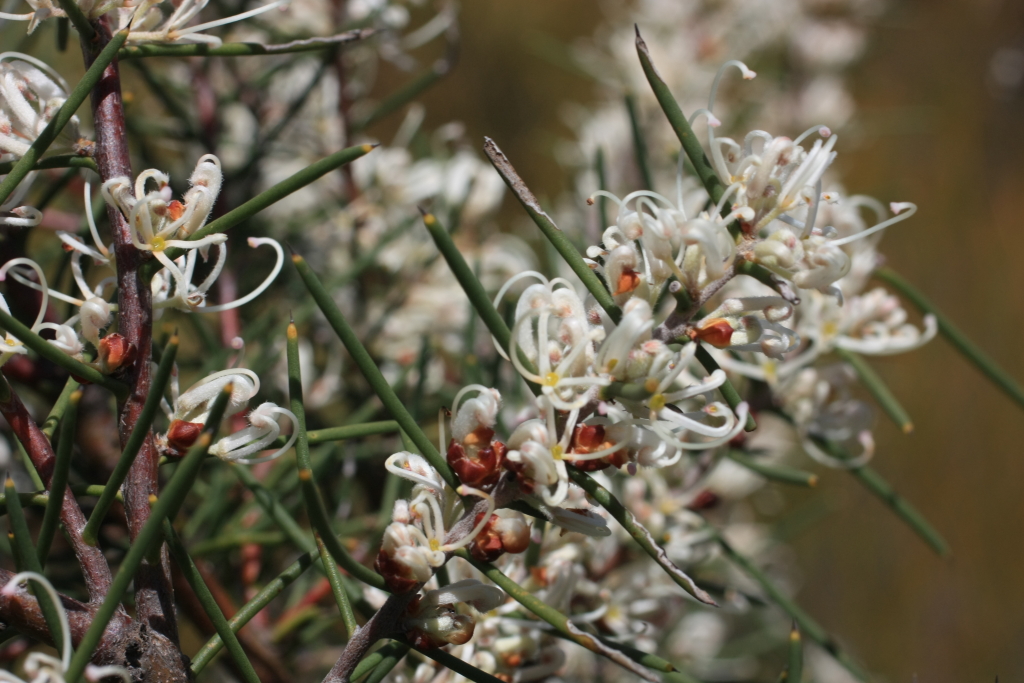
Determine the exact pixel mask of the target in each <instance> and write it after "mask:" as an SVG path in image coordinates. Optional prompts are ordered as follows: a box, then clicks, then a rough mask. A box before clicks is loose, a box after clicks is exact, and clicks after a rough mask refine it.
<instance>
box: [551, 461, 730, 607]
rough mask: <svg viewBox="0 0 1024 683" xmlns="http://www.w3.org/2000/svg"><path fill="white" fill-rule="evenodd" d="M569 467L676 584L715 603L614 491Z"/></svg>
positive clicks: (578, 483) (693, 594)
mask: <svg viewBox="0 0 1024 683" xmlns="http://www.w3.org/2000/svg"><path fill="white" fill-rule="evenodd" d="M566 469H567V470H568V471H569V477H570V478H571V479H572V480H573V481H574V482H575V483H576V484H577V485H578V486H579V487H580V488H581V489H583V490H584V491H586V492H587V493H589V494H590V496H591V497H592V498H593V499H594V500H596V501H597V502H598V503H600V504H601V507H603V508H604V509H605V510H607V511H608V512H609V513H610V514H611V516H612V517H613V518H614V519H615V521H616V522H618V523H619V524H621V525H622V528H623V529H625V530H626V533H628V534H629V535H630V536H631V537H632V538H633V540H634V541H636V543H637V545H639V546H640V547H641V548H642V549H643V551H644V552H645V553H647V554H648V555H649V556H650V557H651V559H652V560H654V561H655V562H656V563H657V564H658V566H659V567H661V568H662V569H663V570H664V571H665V573H666V574H668V575H669V577H670V578H671V579H672V580H673V581H674V582H675V583H676V585H677V586H679V587H680V588H682V589H683V590H684V591H686V592H687V593H689V594H690V595H692V596H693V597H695V598H697V599H698V600H700V601H701V602H703V603H704V604H706V605H716V604H717V603H716V602H715V601H714V599H713V598H712V597H711V596H710V595H708V593H707V591H705V590H703V589H702V588H701V587H700V586H698V585H697V584H696V583H695V582H694V580H693V579H691V578H690V577H689V576H687V575H686V573H685V572H684V571H683V570H682V569H680V568H679V567H677V566H676V565H675V563H674V562H672V560H670V559H668V555H666V554H665V550H664V548H662V547H661V546H659V545H658V543H657V542H656V541H655V540H654V537H652V536H651V532H650V531H648V530H647V529H646V528H645V527H644V525H642V524H640V523H639V522H638V521H636V517H634V516H633V513H632V512H630V511H629V510H627V509H626V506H625V505H623V504H622V503H620V502H619V501H618V499H617V498H615V496H613V495H612V493H611V491H609V490H608V489H606V488H605V487H603V486H601V484H599V483H598V482H597V480H595V479H594V478H593V477H591V476H590V475H589V474H587V473H586V472H582V471H580V470H577V469H576V468H575V467H568V468H566Z"/></svg>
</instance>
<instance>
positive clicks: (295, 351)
mask: <svg viewBox="0 0 1024 683" xmlns="http://www.w3.org/2000/svg"><path fill="white" fill-rule="evenodd" d="M332 303H333V302H332ZM287 353H288V393H289V395H290V398H291V410H292V412H293V413H295V418H296V420H297V421H298V425H297V427H298V431H299V437H298V439H297V440H296V441H295V459H296V461H297V464H298V467H299V483H300V486H301V488H302V498H303V500H304V501H305V503H306V514H308V515H309V521H310V523H312V525H313V528H314V529H315V530H316V531H317V532H319V534H320V538H321V539H322V540H323V542H324V544H325V545H326V546H327V549H328V550H329V551H330V554H331V555H332V556H333V557H334V561H335V562H337V563H338V564H340V565H341V566H342V567H344V568H345V569H346V571H348V572H349V573H350V574H352V576H354V577H356V578H357V579H359V580H360V581H362V582H363V583H366V584H369V585H371V586H373V587H374V588H380V589H381V590H387V587H386V586H385V585H384V577H382V576H381V575H380V574H378V573H377V572H375V571H373V570H372V569H370V568H368V567H364V566H363V565H361V564H359V563H358V562H356V559H355V558H354V557H352V555H350V554H349V552H348V551H347V550H345V548H344V546H342V545H341V543H339V542H338V539H337V537H336V536H335V534H334V530H333V529H332V528H331V521H330V518H329V517H328V516H327V509H326V508H325V507H324V501H323V498H321V497H320V489H318V488H317V487H316V483H315V482H314V481H313V466H312V464H311V462H310V458H309V441H308V440H307V439H306V410H305V407H304V406H303V405H302V375H301V373H300V370H299V332H298V330H297V329H296V328H295V324H294V323H289V324H288V341H287ZM353 355H354V354H353ZM371 362H372V361H371ZM374 368H376V366H374ZM378 372H379V371H378ZM381 381H382V382H383V381H384V377H383V376H381ZM384 385H385V386H387V383H386V382H385V383H384ZM388 388H389V389H390V387H388ZM399 422H401V420H399Z"/></svg>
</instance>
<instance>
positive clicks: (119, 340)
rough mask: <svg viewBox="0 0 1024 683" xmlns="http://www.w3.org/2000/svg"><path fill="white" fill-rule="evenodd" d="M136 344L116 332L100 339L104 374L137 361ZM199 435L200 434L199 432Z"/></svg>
mask: <svg viewBox="0 0 1024 683" xmlns="http://www.w3.org/2000/svg"><path fill="white" fill-rule="evenodd" d="M136 355H137V352H136V350H135V344H132V343H131V342H130V341H128V340H127V339H125V338H124V337H123V336H122V335H120V334H118V333H117V332H114V333H112V334H108V335H107V336H106V337H104V338H103V339H101V340H100V345H99V364H100V372H102V373H103V374H104V375H109V374H111V373H114V372H116V371H118V370H120V369H121V368H127V367H129V366H131V365H133V364H134V363H135V356H136ZM197 435H198V434H197Z"/></svg>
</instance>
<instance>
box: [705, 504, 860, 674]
mask: <svg viewBox="0 0 1024 683" xmlns="http://www.w3.org/2000/svg"><path fill="white" fill-rule="evenodd" d="M706 528H707V529H708V531H710V532H711V533H712V534H713V536H714V538H715V540H716V541H718V544H719V545H720V546H721V547H722V550H723V551H724V552H725V555H726V557H728V558H729V559H730V560H731V561H732V562H733V564H735V565H736V566H737V567H739V568H740V569H741V570H743V572H744V573H745V574H746V575H747V576H749V577H750V578H751V579H753V580H754V581H755V582H756V583H757V584H758V585H760V586H761V589H762V590H763V591H764V592H765V593H766V594H767V595H768V597H769V598H770V599H771V600H772V602H774V603H775V604H776V605H778V606H779V607H780V608H782V611H784V612H785V613H786V614H788V615H789V616H790V618H792V619H793V620H794V621H795V622H796V623H797V624H799V625H800V628H801V630H802V631H803V633H805V634H807V637H808V638H810V639H811V640H813V641H814V642H815V643H817V644H818V645H820V646H821V647H823V648H824V649H825V650H826V651H828V653H829V654H831V655H832V656H833V657H835V659H836V661H837V662H839V663H840V664H842V665H843V667H844V668H845V669H846V670H847V671H849V672H850V673H851V674H853V675H854V677H856V678H857V679H858V680H861V681H866V680H867V674H866V673H865V672H864V670H863V669H861V668H860V666H858V665H857V664H856V663H855V662H854V661H853V659H852V658H851V657H850V656H849V655H848V654H846V652H845V651H844V650H843V649H842V648H840V647H839V643H837V642H836V641H835V640H834V639H833V638H832V636H830V635H829V634H828V632H827V631H826V630H825V629H824V628H823V627H822V626H821V625H820V624H819V623H818V622H817V621H815V620H814V619H813V618H812V617H811V615H809V614H808V613H807V612H805V611H804V610H803V609H802V608H801V607H800V606H799V605H797V604H796V602H794V601H793V600H792V599H790V597H789V596H787V595H786V594H785V593H783V592H782V589H781V588H779V587H778V586H776V585H775V584H774V583H773V582H772V580H771V579H769V578H768V575H767V574H765V573H764V572H763V571H761V569H760V568H759V567H758V566H757V565H756V564H754V562H753V561H752V560H750V558H748V557H746V556H745V555H743V554H741V553H739V552H738V551H737V550H736V549H735V548H733V547H732V546H731V545H730V544H729V542H728V541H726V540H725V537H723V536H722V534H721V533H720V532H719V531H718V529H716V528H715V527H713V526H711V525H710V524H708V525H707V527H706Z"/></svg>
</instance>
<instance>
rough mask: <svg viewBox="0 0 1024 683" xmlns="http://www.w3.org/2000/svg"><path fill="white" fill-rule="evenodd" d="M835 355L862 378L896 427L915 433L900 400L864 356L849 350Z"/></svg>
mask: <svg viewBox="0 0 1024 683" xmlns="http://www.w3.org/2000/svg"><path fill="white" fill-rule="evenodd" d="M835 354H836V355H837V356H839V357H840V358H841V359H842V360H843V361H844V362H846V363H848V364H849V365H850V367H852V368H853V370H854V372H856V373H857V376H858V377H860V381H861V382H862V383H863V384H864V387H865V388H866V389H867V390H868V391H869V392H871V395H872V396H874V397H875V400H876V401H878V405H880V406H882V410H884V411H885V414H886V415H888V416H889V419H891V420H892V421H893V422H895V423H896V426H897V427H899V428H900V429H901V430H902V431H903V433H904V434H909V433H910V432H912V431H914V423H913V422H912V421H911V419H910V415H909V414H907V411H906V410H905V409H904V408H903V406H902V405H900V402H899V399H897V398H896V396H895V394H893V393H892V390H891V389H889V387H888V386H887V385H886V383H885V380H883V379H882V378H881V377H880V376H879V375H878V373H877V372H875V370H874V368H872V367H871V366H870V365H868V362H867V361H866V360H864V358H863V356H861V355H859V354H856V353H854V352H852V351H848V350H847V349H838V348H837V349H835Z"/></svg>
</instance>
